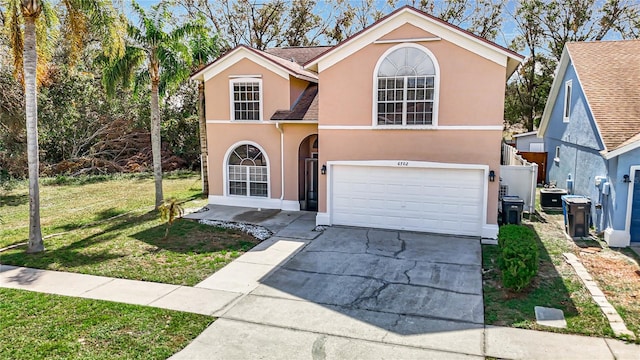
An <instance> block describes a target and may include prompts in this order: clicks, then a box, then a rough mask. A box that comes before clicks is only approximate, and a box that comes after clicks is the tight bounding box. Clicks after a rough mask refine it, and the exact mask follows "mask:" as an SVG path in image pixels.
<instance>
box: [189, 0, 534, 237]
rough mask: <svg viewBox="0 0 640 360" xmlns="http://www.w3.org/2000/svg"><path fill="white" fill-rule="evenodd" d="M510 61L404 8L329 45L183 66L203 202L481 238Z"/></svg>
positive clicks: (493, 222) (513, 64)
mask: <svg viewBox="0 0 640 360" xmlns="http://www.w3.org/2000/svg"><path fill="white" fill-rule="evenodd" d="M521 61H522V57H521V56H520V55H518V54H516V53H514V52H512V51H510V50H508V49H506V48H503V47H501V46H499V45H496V44H494V43H492V42H489V41H487V40H485V39H483V38H480V37H477V36H475V35H473V34H471V33H469V32H467V31H465V30H462V29H460V28H458V27H455V26H453V25H450V24H448V23H446V22H444V21H442V20H440V19H437V18H435V17H433V16H431V15H428V14H426V13H423V12H421V11H418V10H416V9H414V8H411V7H404V8H401V9H398V10H396V11H394V12H393V13H391V14H389V15H388V16H386V17H384V18H382V19H381V20H379V21H377V22H376V23H375V24H373V25H371V26H370V27H368V28H366V29H364V30H363V31H361V32H359V33H357V34H355V35H354V36H352V37H350V38H348V39H346V40H345V41H343V42H341V43H340V44H338V45H336V46H332V47H315V48H279V49H269V50H266V51H259V50H255V49H251V48H248V47H245V46H240V47H237V48H235V49H233V50H231V51H229V52H228V53H227V54H225V55H223V56H222V57H220V58H219V59H218V60H216V61H215V62H213V63H212V64H210V65H208V66H207V67H205V68H204V69H203V70H201V71H200V72H198V73H196V74H194V75H193V78H194V79H199V80H203V81H204V82H205V96H206V118H207V134H208V140H209V156H208V165H209V169H210V176H209V179H210V189H211V190H210V191H211V193H210V194H209V202H210V203H212V204H224V205H237V206H249V207H261V208H278V209H284V210H299V209H303V210H312V211H317V218H316V222H317V224H319V225H333V224H339V225H353V226H371V227H378V228H389V229H404V230H415V231H426V232H435V233H446V234H458V235H469V236H476V237H480V236H481V237H485V238H495V237H496V235H497V231H498V225H497V212H498V210H497V205H498V190H499V189H498V188H499V183H498V181H497V179H498V176H499V169H500V142H501V137H502V119H503V106H504V89H505V83H506V79H507V78H509V76H510V75H511V74H512V73H513V72H514V71H515V69H516V68H517V67H518V65H519V64H520V62H521ZM490 175H491V176H490Z"/></svg>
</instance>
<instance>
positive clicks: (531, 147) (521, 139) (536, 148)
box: [513, 131, 544, 152]
mask: <svg viewBox="0 0 640 360" xmlns="http://www.w3.org/2000/svg"><path fill="white" fill-rule="evenodd" d="M513 139H514V140H515V142H516V149H517V150H518V151H525V152H544V140H543V139H541V138H539V137H538V131H529V132H526V133H522V134H517V135H513Z"/></svg>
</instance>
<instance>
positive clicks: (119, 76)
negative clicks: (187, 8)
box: [102, 1, 198, 208]
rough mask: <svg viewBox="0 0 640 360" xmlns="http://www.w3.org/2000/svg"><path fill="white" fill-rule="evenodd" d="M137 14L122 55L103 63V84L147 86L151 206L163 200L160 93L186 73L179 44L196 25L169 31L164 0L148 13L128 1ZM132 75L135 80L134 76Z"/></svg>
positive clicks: (110, 86) (185, 57)
mask: <svg viewBox="0 0 640 360" xmlns="http://www.w3.org/2000/svg"><path fill="white" fill-rule="evenodd" d="M131 6H132V9H133V11H134V13H135V14H136V15H137V16H138V18H139V21H140V25H139V27H137V26H134V25H132V24H129V25H128V26H127V35H128V39H127V40H128V43H127V45H126V49H125V52H124V56H122V57H120V58H118V59H115V60H113V61H108V62H105V63H104V65H105V66H104V70H103V74H102V80H103V84H104V85H105V88H106V89H107V93H109V94H114V92H115V86H116V84H117V83H119V82H121V83H122V85H123V86H125V87H127V86H130V85H131V83H132V80H135V82H134V84H135V85H136V88H137V87H138V86H140V85H141V84H142V83H145V82H147V81H148V82H150V85H151V152H152V155H153V175H154V179H155V206H156V208H158V207H159V206H160V205H162V202H163V200H164V198H163V195H162V159H161V142H160V94H164V93H165V92H166V90H167V89H170V88H175V87H176V86H177V85H179V84H180V83H181V82H182V81H183V80H184V79H186V78H187V77H188V75H189V57H188V56H189V49H188V47H187V46H185V45H184V44H183V42H182V41H183V40H184V38H185V37H186V36H187V35H189V34H191V33H193V32H195V31H196V30H197V29H198V26H197V25H195V24H191V23H187V24H184V25H182V26H179V27H176V28H174V29H173V30H171V31H167V30H166V29H167V28H168V27H169V26H170V24H172V22H173V18H172V16H171V13H170V12H169V9H168V6H169V4H168V3H167V2H165V1H163V2H161V3H159V4H157V5H155V6H152V7H151V9H150V11H149V13H148V14H147V12H146V11H145V10H144V9H143V8H142V7H140V5H138V4H137V3H136V2H135V1H132V2H131ZM134 78H135V79H134Z"/></svg>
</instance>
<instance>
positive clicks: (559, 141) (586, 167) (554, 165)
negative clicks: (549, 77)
mask: <svg viewBox="0 0 640 360" xmlns="http://www.w3.org/2000/svg"><path fill="white" fill-rule="evenodd" d="M567 80H572V91H571V93H572V94H571V113H570V118H569V122H568V123H564V122H563V121H562V119H563V112H564V92H565V85H564V84H565V82H566V81H567ZM544 140H545V148H546V150H547V152H548V154H549V160H548V165H547V174H548V175H547V176H548V181H549V182H555V183H556V184H557V186H558V187H561V188H566V187H567V182H566V180H567V177H568V175H569V174H571V175H572V178H573V193H574V194H578V195H585V196H588V197H590V198H591V200H592V204H593V206H592V209H591V213H592V215H593V216H592V220H593V223H594V225H596V227H597V228H598V230H604V229H603V227H604V226H606V219H607V218H609V215H608V213H609V211H610V209H611V204H610V201H609V198H610V196H609V197H607V196H603V195H602V191H601V188H602V185H601V186H600V187H596V186H595V177H596V176H607V173H608V171H607V167H608V164H607V161H606V160H605V159H604V158H602V156H601V155H600V153H599V152H600V150H602V149H603V148H604V147H603V145H602V142H601V141H600V137H599V135H598V131H597V129H596V127H595V123H594V121H593V117H592V115H591V112H590V111H589V105H588V104H587V100H586V98H585V96H584V93H583V92H582V88H581V86H580V83H579V81H578V78H577V76H576V73H575V70H574V68H573V66H572V64H569V66H568V67H567V71H566V73H565V76H564V78H563V79H562V83H561V87H560V91H559V92H558V96H557V98H556V101H555V104H554V106H553V110H552V113H551V118H550V121H549V124H548V128H547V130H546V132H545V137H544ZM556 146H559V147H560V158H559V161H554V156H555V148H556ZM603 183H604V181H603ZM596 203H602V210H597V211H596V209H595V204H596Z"/></svg>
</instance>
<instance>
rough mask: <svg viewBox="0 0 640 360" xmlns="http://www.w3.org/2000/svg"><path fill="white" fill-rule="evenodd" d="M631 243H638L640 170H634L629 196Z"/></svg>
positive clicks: (639, 232)
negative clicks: (631, 192)
mask: <svg viewBox="0 0 640 360" xmlns="http://www.w3.org/2000/svg"><path fill="white" fill-rule="evenodd" d="M629 233H630V234H631V241H633V242H640V170H636V175H635V177H634V180H633V195H632V196H631V226H630V227H629Z"/></svg>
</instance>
